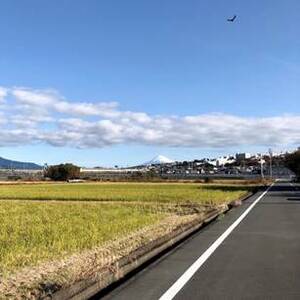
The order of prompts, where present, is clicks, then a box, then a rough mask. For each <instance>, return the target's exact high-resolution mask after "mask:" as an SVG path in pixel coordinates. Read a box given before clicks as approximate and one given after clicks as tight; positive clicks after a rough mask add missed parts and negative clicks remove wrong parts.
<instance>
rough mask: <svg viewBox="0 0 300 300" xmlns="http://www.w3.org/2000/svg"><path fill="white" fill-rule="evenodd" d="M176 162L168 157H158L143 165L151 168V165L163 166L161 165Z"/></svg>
mask: <svg viewBox="0 0 300 300" xmlns="http://www.w3.org/2000/svg"><path fill="white" fill-rule="evenodd" d="M173 162H174V161H173V160H172V159H170V158H168V157H165V156H163V155H157V156H155V157H154V158H152V159H151V160H149V161H147V162H145V163H143V165H144V166H149V165H161V164H170V163H173Z"/></svg>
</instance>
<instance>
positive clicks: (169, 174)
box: [0, 150, 293, 181]
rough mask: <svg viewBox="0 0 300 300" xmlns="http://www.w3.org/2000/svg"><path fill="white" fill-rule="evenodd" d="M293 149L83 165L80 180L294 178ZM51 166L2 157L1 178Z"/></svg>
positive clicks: (39, 176) (34, 175) (40, 174)
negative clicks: (290, 166)
mask: <svg viewBox="0 0 300 300" xmlns="http://www.w3.org/2000/svg"><path fill="white" fill-rule="evenodd" d="M287 153H289V152H281V153H273V152H272V151H271V150H270V151H269V152H268V153H256V154H250V153H236V154H235V155H226V156H221V157H217V158H201V159H194V160H191V161H173V160H171V159H169V158H167V157H165V156H162V155H158V156H156V157H154V158H153V159H152V160H150V161H148V162H145V163H142V164H139V165H136V166H132V167H126V168H123V167H118V166H115V167H113V168H104V167H94V168H85V167H81V168H80V178H78V179H80V180H124V179H125V180H126V179H133V180H134V179H151V178H153V179H155V178H161V179H170V180H172V179H174V180H179V179H197V178H249V179H250V178H257V177H272V176H276V177H277V178H278V177H290V176H293V173H292V172H291V171H290V170H289V169H287V168H286V167H285V166H284V159H285V156H286V154H287ZM45 167H47V165H45V166H40V165H37V164H34V163H27V162H18V161H11V160H7V159H4V158H0V180H2V181H5V180H44V179H45V178H44V169H45Z"/></svg>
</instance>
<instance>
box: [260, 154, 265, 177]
mask: <svg viewBox="0 0 300 300" xmlns="http://www.w3.org/2000/svg"><path fill="white" fill-rule="evenodd" d="M260 174H261V179H264V163H263V158H262V154H260Z"/></svg>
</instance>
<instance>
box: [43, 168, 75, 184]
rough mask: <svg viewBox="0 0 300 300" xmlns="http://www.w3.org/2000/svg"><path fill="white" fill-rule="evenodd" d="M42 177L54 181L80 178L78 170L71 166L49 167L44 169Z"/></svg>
mask: <svg viewBox="0 0 300 300" xmlns="http://www.w3.org/2000/svg"><path fill="white" fill-rule="evenodd" d="M44 176H45V177H48V178H50V179H52V180H56V181H58V180H59V181H60V180H62V181H66V180H69V179H76V178H79V176H80V168H79V167H77V166H75V165H73V164H60V165H55V166H49V167H47V168H46V169H45V173H44Z"/></svg>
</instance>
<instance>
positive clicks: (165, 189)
mask: <svg viewBox="0 0 300 300" xmlns="http://www.w3.org/2000/svg"><path fill="white" fill-rule="evenodd" d="M248 190H249V187H248V186H240V185H204V184H201V185H200V184H196V183H100V184H99V183H83V184H64V183H61V184H27V185H2V186H0V199H9V200H86V201H88V200H94V201H146V202H172V203H185V202H187V201H189V202H196V203H201V204H202V203H207V204H214V203H220V202H222V203H224V202H227V201H230V200H232V199H236V198H238V197H240V196H241V195H243V194H244V193H245V191H248Z"/></svg>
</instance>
